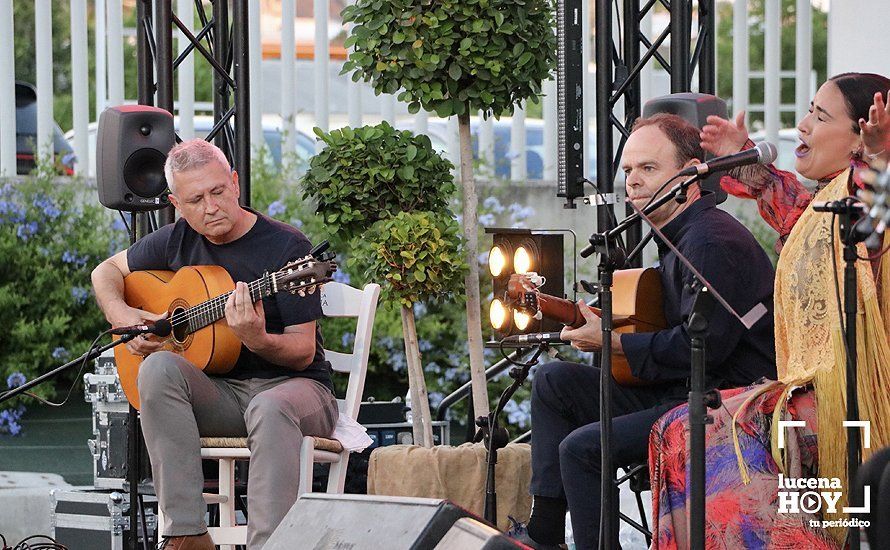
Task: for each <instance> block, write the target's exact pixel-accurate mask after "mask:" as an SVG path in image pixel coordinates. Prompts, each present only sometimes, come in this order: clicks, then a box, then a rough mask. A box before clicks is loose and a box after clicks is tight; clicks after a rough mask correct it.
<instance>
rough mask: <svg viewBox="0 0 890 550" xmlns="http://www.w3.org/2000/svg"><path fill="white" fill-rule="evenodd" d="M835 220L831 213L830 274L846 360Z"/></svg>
mask: <svg viewBox="0 0 890 550" xmlns="http://www.w3.org/2000/svg"><path fill="white" fill-rule="evenodd" d="M836 221H837V214H836V213H832V214H831V235H830V243H829V246H830V247H831V274H832V276H833V277H834V298H835V301H836V303H837V316H838V321H839V322H840V327H841V340H842V341H843V342H844V353H846V354H847V355H846V357H847V360H849V357H850V349H849V348H848V347H847V327H846V325H845V324H844V306H843V304H842V303H841V283H840V281H839V280H838V277H837V250H836V249H835V247H834V235H835V233H834V224H835V222H836Z"/></svg>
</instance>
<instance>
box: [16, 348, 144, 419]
mask: <svg viewBox="0 0 890 550" xmlns="http://www.w3.org/2000/svg"><path fill="white" fill-rule="evenodd" d="M136 336H138V334H125V335H123V336H121V337H120V338H119V339H117V340H115V341H113V342H112V343H110V344H106V345H104V346H101V347H98V348H97V347H92V348H90V351H88V352H86V353H84V354H83V355H81V356H80V357H78V358H77V359H72V360H71V361H68V362H67V363H65V364H64V365H62V366H60V367H57V368H55V369H53V370H51V371H49V372H47V373H45V374H41V375H40V376H38V377H37V378H35V379H33V380H30V381H28V382H25V383H24V384H22V385H21V386H17V387H15V388H13V389H11V390H9V391H7V392H5V393H2V394H0V403H3V402H4V401H7V400H9V399H12V398H13V397H15V396H17V395H19V394H22V393H24V392H26V391H28V390H30V389H31V388H33V387H34V386H36V385H38V384H42V383H44V382H46V381H47V380H50V379H52V378H55V377H56V376H58V375H59V374H61V373H63V372H65V371H66V370H68V369H69V368H71V367H73V366H75V365H78V364H82V363H84V362H87V361H92V360H93V359H96V358H97V357H99V356H100V355H102V353H103V352H105V351H106V350H109V349H111V348H113V347H114V346H117V345H120V344H125V343H127V342H129V341H130V340H132V339H133V338H136Z"/></svg>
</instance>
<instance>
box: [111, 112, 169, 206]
mask: <svg viewBox="0 0 890 550" xmlns="http://www.w3.org/2000/svg"><path fill="white" fill-rule="evenodd" d="M175 141H176V135H175V133H174V131H173V115H172V114H170V113H169V112H167V111H165V110H164V109H159V108H157V107H151V106H148V105H121V106H118V107H109V108H108V109H105V110H104V111H103V112H102V115H101V116H100V117H99V133H98V136H97V138H96V182H97V184H98V186H99V202H100V203H102V205H103V206H105V207H107V208H112V209H114V210H123V211H126V212H144V211H148V210H157V209H159V208H164V207H165V206H167V205H168V204H169V201H168V199H167V194H168V193H169V191H168V190H167V180H166V178H165V177H164V162H165V161H166V160H167V153H168V152H169V151H170V149H172V148H173V144H174V143H175Z"/></svg>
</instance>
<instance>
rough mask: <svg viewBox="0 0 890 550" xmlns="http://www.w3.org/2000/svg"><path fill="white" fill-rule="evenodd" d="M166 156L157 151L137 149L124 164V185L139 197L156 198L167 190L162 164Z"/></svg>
mask: <svg viewBox="0 0 890 550" xmlns="http://www.w3.org/2000/svg"><path fill="white" fill-rule="evenodd" d="M166 160H167V156H166V155H164V153H162V152H160V151H158V150H157V149H148V148H146V149H138V150H137V151H135V152H134V153H133V154H132V155H130V156H129V157H128V158H127V161H126V162H125V163H124V174H123V175H124V183H125V184H126V186H127V187H128V188H129V189H130V190H131V191H133V192H134V193H136V194H137V195H139V196H140V197H144V198H150V197H156V196H158V195H160V194H161V193H163V192H164V191H165V190H166V189H167V180H166V179H165V178H164V162H165V161H166Z"/></svg>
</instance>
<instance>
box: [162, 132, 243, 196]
mask: <svg viewBox="0 0 890 550" xmlns="http://www.w3.org/2000/svg"><path fill="white" fill-rule="evenodd" d="M213 161H216V162H218V163H219V164H221V165H222V166H224V167H225V168H226V169H227V170H231V165H230V164H229V161H228V159H227V158H226V155H225V153H223V152H222V150H221V149H220V148H219V147H217V146H216V145H214V144H212V143H210V142H208V141H205V140H203V139H200V138H195V139H189V140H186V141H183V142H182V143H180V144H178V145H175V146H174V147H173V148H172V149H170V152H169V153H167V161H166V162H165V163H164V177H166V178H167V185H168V186H169V187H170V191H171V192H173V193H175V192H176V189H174V187H173V174H178V173H179V172H188V171H190V170H195V169H198V168H201V167H203V166H206V165H208V164H210V163H211V162H213Z"/></svg>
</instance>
